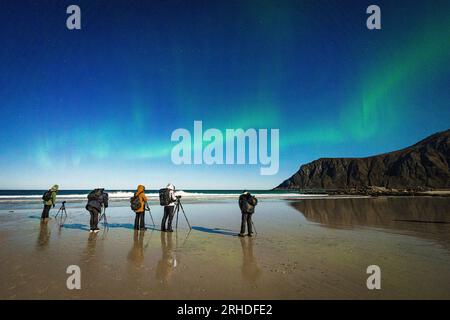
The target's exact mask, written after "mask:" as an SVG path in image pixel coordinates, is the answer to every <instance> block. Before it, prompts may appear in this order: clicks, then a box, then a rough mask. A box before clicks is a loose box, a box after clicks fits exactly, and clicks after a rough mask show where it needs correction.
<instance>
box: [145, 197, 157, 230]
mask: <svg viewBox="0 0 450 320" xmlns="http://www.w3.org/2000/svg"><path fill="white" fill-rule="evenodd" d="M145 211H148V213H149V214H150V218H151V219H152V223H153V227H155V221H154V220H153V216H152V212H151V211H150V207H149V206H148V203H147V202H146V203H145ZM144 214H145V212H144Z"/></svg>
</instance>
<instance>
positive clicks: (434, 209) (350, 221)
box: [292, 197, 450, 249]
mask: <svg viewBox="0 0 450 320" xmlns="http://www.w3.org/2000/svg"><path fill="white" fill-rule="evenodd" d="M292 206H293V207H294V208H295V209H297V210H298V211H300V212H301V213H302V214H303V215H304V216H305V218H306V219H307V220H309V221H311V222H316V223H320V224H323V225H324V226H326V227H330V228H352V227H364V226H366V227H376V228H386V229H395V230H398V231H403V232H405V231H406V232H407V233H412V234H413V235H416V236H418V237H421V238H427V239H433V240H438V241H439V242H441V243H442V242H443V243H445V246H446V247H448V248H449V249H450V199H449V198H432V197H430V198H424V197H421V198H412V197H408V198H394V197H392V198H389V197H387V198H354V199H348V198H346V199H308V200H303V201H299V202H294V203H292Z"/></svg>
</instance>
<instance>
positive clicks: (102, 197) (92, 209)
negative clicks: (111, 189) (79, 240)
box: [86, 188, 108, 233]
mask: <svg viewBox="0 0 450 320" xmlns="http://www.w3.org/2000/svg"><path fill="white" fill-rule="evenodd" d="M104 190H105V189H103V188H99V189H95V190H92V191H91V192H90V193H89V195H88V203H87V205H86V210H87V211H89V213H90V214H91V220H90V225H91V226H90V230H89V232H95V233H97V232H99V231H100V229H99V228H98V218H99V214H100V213H101V212H102V207H104V208H108V194H107V193H106V192H104Z"/></svg>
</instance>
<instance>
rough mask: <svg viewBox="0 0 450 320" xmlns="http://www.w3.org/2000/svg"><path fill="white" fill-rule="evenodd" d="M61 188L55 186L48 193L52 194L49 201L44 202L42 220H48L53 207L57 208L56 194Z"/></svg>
mask: <svg viewBox="0 0 450 320" xmlns="http://www.w3.org/2000/svg"><path fill="white" fill-rule="evenodd" d="M58 189H59V186H58V185H57V184H55V185H54V186H53V187H52V188H51V189H50V190H48V192H49V193H50V194H51V197H50V199H49V200H44V209H43V210H42V215H41V219H42V220H44V219H48V216H49V214H50V209H51V207H52V206H53V208H54V207H55V204H56V194H57V193H58Z"/></svg>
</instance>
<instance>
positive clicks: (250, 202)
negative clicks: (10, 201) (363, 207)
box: [41, 183, 258, 237]
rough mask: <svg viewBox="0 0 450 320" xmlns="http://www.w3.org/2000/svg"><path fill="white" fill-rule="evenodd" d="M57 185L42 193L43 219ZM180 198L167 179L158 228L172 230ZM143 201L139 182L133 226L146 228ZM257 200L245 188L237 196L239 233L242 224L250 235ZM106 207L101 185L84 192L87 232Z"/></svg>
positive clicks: (133, 205)
mask: <svg viewBox="0 0 450 320" xmlns="http://www.w3.org/2000/svg"><path fill="white" fill-rule="evenodd" d="M58 189H59V187H58V185H56V184H55V185H54V186H53V187H52V188H51V189H49V190H48V191H46V192H45V193H44V195H43V196H42V200H43V202H44V209H43V211H42V216H41V219H42V220H47V219H48V218H49V212H50V209H51V207H52V206H53V208H54V207H55V204H56V195H57V193H58ZM180 198H181V196H177V195H176V194H175V186H174V185H173V184H171V183H169V184H168V185H167V187H166V188H164V189H161V190H160V191H159V201H160V205H161V206H164V215H163V218H162V222H161V231H163V232H173V228H172V221H173V217H174V215H175V205H176V203H177V201H179V199H180ZM147 202H148V198H147V196H146V195H145V187H144V186H143V185H139V186H138V187H137V190H136V192H135V193H134V195H133V197H131V198H130V206H131V209H132V210H133V211H134V212H135V214H136V217H135V219H134V229H135V230H146V227H145V211H146V210H150V209H149V208H148V204H147ZM257 204H258V199H256V197H255V196H253V195H251V194H250V193H249V192H248V191H246V190H244V192H243V193H242V194H241V195H240V196H239V208H240V210H241V213H242V221H241V230H240V233H239V236H240V237H244V236H245V229H246V228H245V227H246V225H247V230H248V236H249V237H251V236H253V222H252V215H253V213H254V212H255V206H256V205H257ZM107 207H108V193H106V192H105V189H103V188H98V189H94V190H92V191H91V192H90V193H89V194H88V203H87V205H86V210H87V211H89V213H90V215H91V219H90V229H89V232H91V233H98V232H99V231H100V229H99V228H98V222H99V217H100V216H101V213H102V208H105V209H106V208H107Z"/></svg>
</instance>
